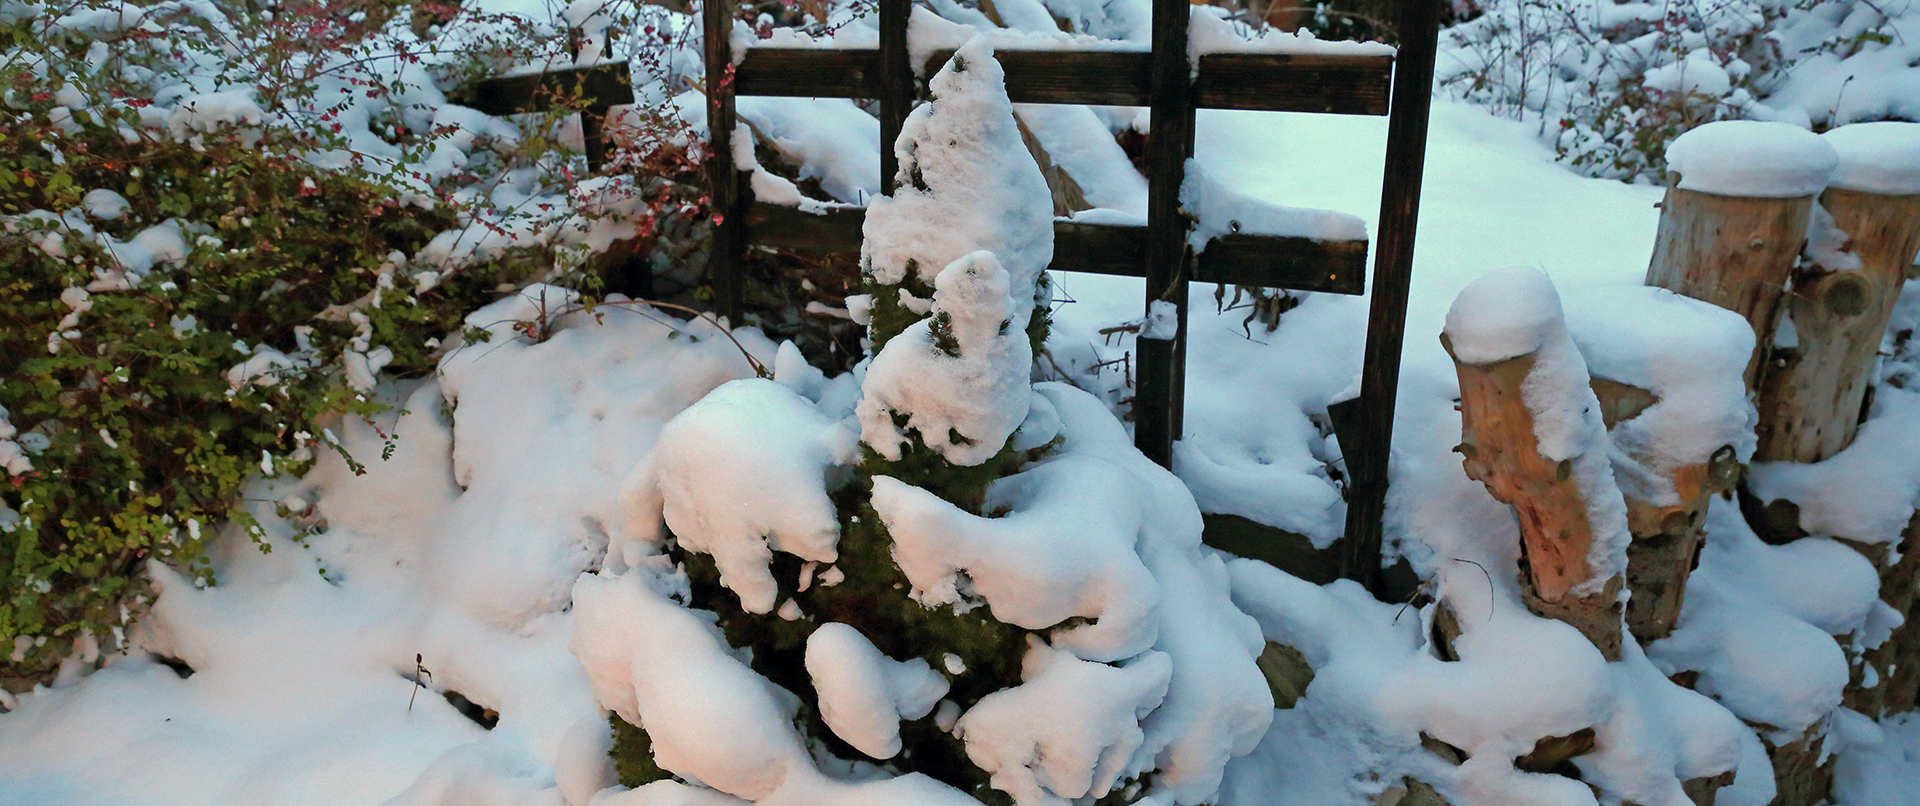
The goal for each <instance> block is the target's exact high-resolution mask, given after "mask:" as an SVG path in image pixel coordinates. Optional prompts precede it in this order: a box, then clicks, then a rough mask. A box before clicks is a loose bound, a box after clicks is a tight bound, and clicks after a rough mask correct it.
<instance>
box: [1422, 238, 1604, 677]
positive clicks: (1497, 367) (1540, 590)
mask: <svg viewBox="0 0 1920 806" xmlns="http://www.w3.org/2000/svg"><path fill="white" fill-rule="evenodd" d="M1440 343H1441V345H1442V346H1444V347H1446V349H1447V353H1448V355H1451V356H1453V364H1454V369H1455V371H1457V372H1458V373H1459V376H1460V446H1459V447H1458V448H1456V449H1455V450H1457V451H1459V452H1460V454H1461V456H1462V457H1463V462H1462V464H1463V465H1464V466H1465V469H1466V472H1467V476H1468V477H1470V478H1472V479H1474V480H1475V481H1478V482H1480V483H1482V484H1484V485H1486V487H1487V492H1489V493H1491V494H1492V495H1493V497H1494V498H1496V499H1498V500H1500V501H1501V502H1502V503H1505V504H1507V505H1509V506H1512V507H1513V509H1514V513H1515V514H1516V515H1518V516H1519V520H1520V557H1521V571H1520V588H1521V595H1522V599H1523V600H1524V601H1525V602H1526V604H1527V608H1528V609H1529V610H1532V611H1533V612H1534V613H1536V614H1538V615H1541V616H1546V617H1548V618H1554V619H1559V620H1561V621H1564V622H1567V623H1568V624H1571V625H1573V626H1574V627H1575V628H1576V629H1578V630H1580V632H1581V633H1582V634H1584V635H1586V636H1587V638H1588V640H1591V641H1592V642H1593V644H1594V646H1595V647H1598V648H1599V649H1600V652H1601V654H1602V655H1605V656H1606V658H1607V660H1610V661H1613V660H1619V659H1620V648H1621V640H1622V639H1621V634H1620V618H1621V605H1620V588H1621V584H1622V578H1621V576H1620V572H1621V570H1622V568H1621V567H1607V566H1608V565H1616V566H1624V565H1625V563H1624V559H1623V558H1618V557H1615V556H1614V555H1615V549H1617V550H1618V551H1619V552H1624V551H1625V549H1626V543H1627V540H1628V536H1627V528H1626V526H1627V524H1626V520H1627V519H1626V505H1625V503H1624V502H1623V501H1622V500H1621V498H1620V491H1619V489H1618V488H1617V487H1615V486H1614V483H1613V474H1612V470H1611V465H1610V460H1609V459H1608V458H1607V445H1608V441H1607V434H1606V426H1605V424H1604V423H1603V422H1602V421H1601V417H1600V405H1599V402H1598V401H1597V400H1595V399H1594V396H1593V392H1592V391H1591V390H1590V389H1589V388H1588V385H1587V384H1588V380H1587V373H1586V365H1585V363H1584V361H1583V360H1582V359H1581V357H1580V353H1579V350H1578V349H1577V348H1575V347H1574V345H1573V341H1572V339H1570V338H1569V337H1568V335H1567V329H1566V323H1565V320H1564V319H1563V315H1562V313H1561V309H1560V297H1559V295H1558V294H1557V293H1556V292H1555V291H1554V288H1553V284H1552V282H1551V281H1549V280H1548V279H1547V278H1546V275H1544V274H1541V273H1540V272H1538V271H1537V270H1534V269H1509V270H1506V271H1501V272H1495V273H1493V274H1489V275H1487V276H1485V277H1482V278H1480V279H1479V280H1476V281H1475V282H1474V283H1473V284H1472V285H1470V286H1468V287H1467V289H1466V290H1465V291H1462V292H1461V293H1460V297H1459V299H1457V300H1455V301H1454V304H1453V308H1452V309H1451V310H1449V311H1448V312H1447V327H1446V330H1445V332H1443V333H1442V334H1441V336H1440ZM1536 370H1538V371H1539V372H1538V373H1537V374H1536ZM1530 376H1532V377H1531V382H1530ZM1582 397H1584V398H1585V402H1584V403H1581V402H1579V398H1582ZM1567 398H1572V400H1567ZM1541 412H1548V413H1547V414H1541ZM1543 417H1555V418H1560V419H1562V420H1563V421H1562V422H1551V423H1545V424H1543V423H1541V422H1540V420H1541V419H1542V418H1543ZM1543 432H1544V433H1547V434H1549V435H1550V436H1549V438H1548V441H1546V442H1544V443H1543V442H1542V440H1541V438H1540V435H1541V434H1542V433H1543ZM1596 546H1597V547H1598V551H1596V550H1595V549H1596ZM1596 555H1599V556H1601V557H1604V558H1607V559H1605V560H1603V561H1602V563H1601V564H1596V563H1595V562H1594V557H1595V556H1596Z"/></svg>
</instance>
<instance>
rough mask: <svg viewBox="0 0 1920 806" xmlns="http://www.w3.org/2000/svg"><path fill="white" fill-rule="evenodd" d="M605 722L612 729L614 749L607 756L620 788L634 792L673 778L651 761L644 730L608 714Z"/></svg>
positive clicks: (650, 747) (650, 750) (651, 744)
mask: <svg viewBox="0 0 1920 806" xmlns="http://www.w3.org/2000/svg"><path fill="white" fill-rule="evenodd" d="M607 723H608V724H610V725H612V726H613V749H611V750H608V751H607V757H608V758H611V759H613V771H614V773H615V774H616V775H618V776H619V777H620V785H621V786H624V787H627V788H628V789H633V788H635V787H639V786H641V785H644V784H650V783H653V782H654V781H664V780H666V779H668V778H672V777H673V775H672V774H671V773H668V772H667V771H666V770H663V769H660V765H658V764H655V763H654V762H653V740H652V739H650V738H648V737H647V730H646V729H645V728H642V727H640V726H639V725H629V724H627V721H626V720H624V719H621V718H620V717H619V715H617V714H613V715H608V717H607Z"/></svg>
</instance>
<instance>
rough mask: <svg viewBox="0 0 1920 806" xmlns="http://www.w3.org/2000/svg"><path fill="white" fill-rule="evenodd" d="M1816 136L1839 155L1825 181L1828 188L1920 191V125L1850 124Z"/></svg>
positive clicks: (1903, 123)
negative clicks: (1830, 179) (1829, 180)
mask: <svg viewBox="0 0 1920 806" xmlns="http://www.w3.org/2000/svg"><path fill="white" fill-rule="evenodd" d="M1820 139H1822V140H1825V141H1827V144H1828V145H1830V146H1833V150H1834V152H1835V153H1837V154H1838V155H1839V157H1840V167H1839V168H1838V169H1837V170H1835V171H1834V173H1833V179H1832V181H1831V182H1829V184H1830V185H1831V186H1832V187H1837V188H1844V189H1846V190H1860V191H1866V192H1868V193H1885V194H1888V195H1909V194H1914V193H1920V124H1914V123H1905V122H1899V121H1877V122H1873V123H1854V124H1851V125H1847V126H1841V127H1839V128H1836V129H1833V130H1831V131H1828V132H1827V133H1826V134H1823V135H1820Z"/></svg>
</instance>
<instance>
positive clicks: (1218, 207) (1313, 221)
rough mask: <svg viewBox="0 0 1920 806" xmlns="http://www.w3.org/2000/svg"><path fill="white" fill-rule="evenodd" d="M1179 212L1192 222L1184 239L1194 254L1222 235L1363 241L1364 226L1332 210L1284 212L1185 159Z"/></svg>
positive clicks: (1346, 215) (1357, 220) (1284, 207)
mask: <svg viewBox="0 0 1920 806" xmlns="http://www.w3.org/2000/svg"><path fill="white" fill-rule="evenodd" d="M1180 207H1181V208H1182V209H1184V210H1186V211H1187V214H1188V215H1191V216H1193V217H1194V226H1193V232H1192V233H1191V234H1189V235H1188V236H1187V241H1188V243H1190V244H1192V245H1193V249H1194V251H1195V252H1202V251H1205V250H1206V248H1207V245H1208V244H1209V243H1211V242H1212V241H1213V239H1215V238H1218V237H1220V236H1222V235H1227V234H1229V233H1245V234H1248V235H1276V236H1285V237H1293V238H1312V239H1314V240H1317V241H1364V240H1366V238H1367V224H1366V222H1365V221H1363V220H1362V219H1361V218H1360V217H1359V216H1356V215H1350V214H1348V213H1338V212H1334V211H1332V210H1312V209H1307V208H1302V207H1286V206H1283V205H1278V204H1274V203H1272V202H1267V201H1263V200H1261V199H1258V198H1256V197H1254V196H1252V195H1249V194H1247V193H1246V192H1244V191H1242V190H1238V189H1236V188H1235V187H1233V185H1232V183H1231V182H1230V181H1223V180H1222V179H1221V178H1219V177H1215V176H1213V175H1211V174H1209V173H1208V171H1207V169H1206V167H1205V166H1204V165H1203V164H1202V163H1201V162H1200V161H1199V160H1195V159H1189V160H1187V174H1186V180H1185V181H1184V182H1183V183H1182V184H1181V185H1180Z"/></svg>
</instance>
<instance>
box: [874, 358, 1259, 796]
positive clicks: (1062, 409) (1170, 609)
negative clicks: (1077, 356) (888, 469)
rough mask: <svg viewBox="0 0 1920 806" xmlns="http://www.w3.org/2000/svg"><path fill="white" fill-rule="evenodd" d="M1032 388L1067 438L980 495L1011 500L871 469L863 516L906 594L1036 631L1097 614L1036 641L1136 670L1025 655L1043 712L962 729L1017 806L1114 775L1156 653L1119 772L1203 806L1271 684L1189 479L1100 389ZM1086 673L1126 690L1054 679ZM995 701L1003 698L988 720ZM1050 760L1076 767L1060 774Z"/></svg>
mask: <svg viewBox="0 0 1920 806" xmlns="http://www.w3.org/2000/svg"><path fill="white" fill-rule="evenodd" d="M1035 393H1036V395H1037V396H1039V397H1042V398H1044V399H1045V400H1047V401H1048V403H1049V405H1047V406H1045V407H1044V408H1042V407H1036V411H1037V416H1038V414H1047V415H1050V416H1048V417H1045V418H1044V419H1049V420H1051V419H1052V418H1053V417H1057V421H1058V423H1059V428H1060V435H1061V436H1062V437H1063V439H1064V442H1063V443H1062V445H1061V446H1060V447H1059V448H1057V449H1056V450H1055V452H1054V453H1052V454H1051V455H1050V456H1049V458H1047V459H1045V460H1043V461H1042V462H1040V463H1039V464H1037V465H1036V466H1035V467H1033V468H1031V469H1029V470H1026V471H1024V472H1022V473H1019V474H1016V475H1014V476H1010V477H1008V478H1006V479H1002V480H1001V481H999V482H996V483H995V485H994V486H993V487H992V488H991V489H990V490H989V493H988V503H987V507H988V508H989V509H1001V508H1010V511H1009V512H1008V513H1007V514H1006V515H1004V516H1002V517H998V518H980V517H977V516H974V515H970V514H967V513H964V512H962V511H960V510H959V509H957V508H955V507H954V506H952V505H951V504H948V503H946V502H945V501H942V500H940V499H938V498H936V497H934V496H933V495H932V494H930V493H927V492H926V491H924V490H920V489H919V488H916V487H913V486H911V485H908V484H906V483H904V482H901V481H898V480H896V479H893V478H890V477H885V476H881V477H876V478H875V479H874V497H873V505H874V509H875V510H876V511H877V512H879V513H880V516H881V518H882V520H883V521H884V522H885V523H886V525H887V528H888V531H889V533H890V534H892V535H893V537H894V540H895V549H894V557H895V560H896V561H897V562H898V563H899V564H900V566H901V568H902V569H903V570H904V571H905V572H906V574H907V576H908V580H909V582H910V583H911V584H912V592H911V593H912V595H913V596H914V598H915V599H917V600H919V601H921V602H922V603H925V604H928V605H937V604H956V605H959V606H967V605H969V604H973V603H984V604H986V606H987V607H988V608H989V610H990V611H991V612H992V613H993V615H994V617H995V618H997V619H1000V620H1002V621H1006V622H1008V623H1012V624H1016V625H1018V626H1024V627H1028V628H1030V629H1045V628H1047V627H1051V626H1055V625H1058V624H1060V623H1061V622H1064V621H1068V620H1070V619H1072V618H1073V617H1075V616H1079V617H1082V618H1084V619H1090V620H1091V622H1090V623H1081V624H1078V625H1076V626H1067V627H1064V628H1060V629H1056V630H1055V631H1054V632H1053V633H1052V634H1051V636H1050V638H1051V642H1052V648H1051V649H1047V650H1042V649H1035V650H1034V651H1035V652H1043V653H1044V652H1064V653H1070V654H1071V655H1072V656H1073V657H1074V658H1078V659H1079V660H1080V661H1085V662H1095V663H1098V662H1101V661H1115V662H1118V663H1119V664H1120V668H1121V669H1122V670H1123V671H1127V672H1131V674H1128V675H1112V674H1109V673H1108V672H1099V671H1093V670H1088V669H1086V668H1085V667H1082V666H1073V665H1069V666H1066V667H1063V668H1061V669H1058V670H1055V671H1052V672H1046V671H1043V669H1053V666H1052V665H1051V664H1054V663H1056V662H1061V663H1064V662H1065V661H1058V660H1054V659H1050V656H1046V655H1044V654H1042V655H1041V656H1033V655H1030V656H1029V660H1030V664H1029V666H1028V667H1027V668H1026V669H1025V670H1024V671H1026V672H1027V673H1028V681H1029V682H1028V683H1026V684H1023V686H1022V687H1020V688H1017V689H1014V691H1021V690H1022V689H1025V688H1026V686H1028V685H1034V682H1033V681H1035V680H1046V681H1048V682H1046V683H1044V684H1042V685H1041V686H1040V687H1039V688H1045V689H1046V690H1048V691H1055V690H1056V687H1057V688H1058V689H1059V691H1058V692H1057V696H1048V697H1030V696H1029V695H1025V694H1022V695H1019V701H1020V702H1026V703H1032V704H1033V707H1040V705H1043V704H1044V705H1046V706H1047V710H1046V711H1045V712H1044V715H1042V716H1037V717H1036V718H1033V719H1015V718H1014V717H1013V716H1012V715H1004V716H994V717H987V716H985V715H983V716H982V718H981V719H980V720H979V721H977V722H975V723H974V724H975V725H976V727H977V731H978V732H970V733H968V734H967V740H968V754H969V756H970V757H972V758H975V759H976V760H980V759H990V760H992V761H991V763H993V764H996V765H998V770H997V772H996V774H997V775H1000V776H1012V777H1011V778H1006V779H1005V780H1008V781H1009V782H1010V783H1015V784H1016V785H1017V786H1018V787H1019V788H1020V790H1021V791H1024V792H1027V793H1028V794H1030V795H1032V797H1031V798H1021V799H1020V800H1019V803H1020V804H1021V806H1032V804H1037V803H1057V802H1059V801H1058V800H1057V799H1058V798H1067V797H1078V795H1071V794H1069V793H1072V792H1076V791H1080V785H1081V782H1082V781H1083V780H1084V781H1102V780H1108V776H1107V771H1108V770H1109V769H1110V765H1112V764H1114V763H1115V762H1113V761H1112V759H1113V758H1115V757H1117V756H1116V753H1117V752H1118V751H1117V750H1115V748H1118V747H1121V746H1124V745H1127V744H1131V743H1132V740H1131V739H1130V738H1129V737H1130V736H1131V734H1130V733H1128V734H1124V735H1116V734H1115V732H1114V731H1115V730H1116V728H1114V726H1113V723H1114V722H1115V720H1116V719H1117V716H1115V715H1117V714H1119V713H1121V710H1120V709H1121V708H1122V706H1121V704H1120V703H1122V702H1123V701H1127V702H1132V703H1133V704H1134V705H1135V706H1141V704H1142V703H1145V702H1147V700H1148V699H1150V698H1149V697H1147V694H1149V693H1153V692H1152V690H1153V689H1155V688H1157V685H1153V686H1149V685H1144V684H1143V683H1142V682H1141V681H1140V679H1139V678H1140V675H1141V674H1143V672H1139V671H1136V667H1140V666H1141V665H1142V664H1146V666H1144V667H1142V668H1145V669H1148V670H1150V669H1151V668H1152V666H1151V664H1157V663H1159V662H1160V661H1157V660H1150V658H1151V657H1152V656H1154V655H1156V654H1159V653H1164V654H1165V655H1166V656H1167V658H1168V659H1170V661H1171V664H1172V672H1171V677H1170V678H1169V682H1168V683H1167V685H1166V692H1165V698H1164V699H1163V700H1161V701H1160V704H1159V707H1158V708H1157V709H1150V710H1151V713H1148V714H1147V715H1146V717H1145V719H1144V721H1143V723H1142V726H1143V729H1144V733H1143V737H1144V738H1142V739H1141V741H1140V743H1139V745H1138V746H1137V748H1135V749H1133V750H1132V751H1131V753H1130V760H1129V761H1127V762H1126V763H1125V764H1124V765H1121V767H1120V769H1121V772H1120V773H1119V777H1120V778H1127V777H1131V776H1134V775H1137V774H1139V773H1141V772H1145V771H1147V770H1153V769H1156V768H1157V769H1158V772H1157V773H1156V774H1155V778H1154V781H1155V791H1156V793H1157V794H1158V795H1159V796H1161V797H1164V798H1166V799H1167V800H1168V801H1169V802H1173V803H1201V802H1205V801H1207V800H1208V799H1210V798H1212V797H1213V796H1214V793H1215V792H1216V790H1217V789H1218V787H1219V785H1220V780H1221V774H1222V769H1223V767H1224V765H1225V764H1226V762H1227V760H1228V759H1229V758H1231V757H1233V756H1236V755H1240V754H1244V753H1246V752H1247V751H1249V750H1251V749H1252V747H1253V745H1254V744H1255V743H1256V742H1257V741H1258V740H1259V737H1260V735H1261V734H1262V733H1263V732H1264V731H1265V730H1266V727H1267V724H1268V723H1269V721H1270V720H1271V718H1272V709H1271V694H1270V693H1269V692H1268V690H1267V687H1266V684H1265V682H1264V680H1263V679H1262V678H1261V677H1260V675H1259V672H1258V670H1257V668H1256V667H1255V666H1253V664H1252V663H1251V660H1252V658H1253V657H1254V656H1256V655H1257V654H1258V653H1259V651H1260V649H1261V646H1262V644H1261V641H1260V637H1259V633H1258V629H1257V627H1256V625H1255V624H1254V623H1253V622H1252V620H1251V619H1249V618H1247V616H1246V615H1245V614H1244V613H1242V612H1240V611H1239V610H1238V609H1237V608H1235V607H1234V605H1233V603H1232V602H1231V601H1229V600H1228V598H1227V595H1226V576H1225V567H1224V565H1223V564H1222V562H1221V560H1220V558H1219V555H1217V554H1214V553H1212V552H1210V551H1207V550H1204V549H1202V548H1201V546H1200V542H1199V540H1200V513H1199V510H1198V508H1197V507H1195V505H1194V504H1193V499H1192V495H1191V494H1190V493H1188V492H1187V490H1186V488H1185V486H1184V485H1182V484H1181V483H1180V482H1179V480H1178V479H1176V478H1175V477H1173V476H1172V475H1171V474H1170V473H1168V472H1167V471H1166V470H1164V469H1162V468H1160V467H1159V466H1157V465H1154V464H1153V463H1152V462H1150V461H1148V460H1147V459H1146V458H1145V457H1144V456H1142V455H1141V454H1140V453H1139V452H1138V451H1137V450H1135V449H1134V448H1133V446H1132V442H1131V440H1129V439H1128V437H1127V434H1126V431H1125V429H1124V428H1123V427H1122V426H1121V425H1120V423H1119V422H1118V421H1116V420H1115V419H1114V418H1113V415H1112V414H1111V413H1109V412H1108V411H1107V410H1106V407H1105V406H1104V405H1103V404H1102V403H1100V401H1099V400H1098V399H1096V398H1094V397H1093V396H1091V395H1089V394H1087V393H1085V392H1082V391H1080V390H1078V389H1074V388H1072V387H1069V386H1066V385H1063V384H1053V383H1048V384H1040V385H1038V386H1036V387H1035ZM1073 670H1078V671H1073ZM1086 676H1091V677H1092V678H1110V679H1111V680H1112V684H1111V685H1122V684H1124V685H1122V688H1123V690H1122V691H1121V692H1119V693H1116V691H1115V690H1114V689H1113V688H1112V687H1111V686H1110V685H1103V686H1099V687H1092V688H1085V687H1082V688H1077V689H1076V688H1075V687H1070V686H1062V685H1061V684H1059V683H1057V682H1054V681H1057V680H1062V679H1066V678H1079V677H1086ZM1035 690H1038V689H1035ZM1128 692H1131V693H1128ZM1120 694H1126V696H1120ZM1155 696H1158V695H1157V694H1156V695H1155ZM1005 701H1006V700H1004V699H1003V700H1001V701H999V702H1005ZM985 702H986V701H984V700H983V702H982V704H985ZM1103 703H1104V704H1103ZM978 707H980V706H976V708H978ZM1141 707H1144V706H1141ZM1002 708H1011V706H995V708H994V709H990V710H989V713H993V712H994V711H998V710H999V709H1002ZM971 714H972V712H971V711H970V712H968V715H969V716H970V715H971ZM967 719H968V716H963V717H962V721H963V722H965V721H966V720H967ZM988 726H991V727H988ZM1016 728H1017V730H1016ZM1060 759H1076V760H1078V761H1080V762H1084V765H1080V766H1076V769H1077V770H1078V772H1076V773H1074V774H1072V775H1068V774H1067V773H1066V772H1065V771H1063V770H1062V769H1060V768H1059V767H1058V766H1057V765H1059V764H1060V763H1061V762H1060ZM980 763H982V765H983V767H984V766H985V765H986V764H988V763H989V762H988V761H981V762H980ZM1010 764H1017V765H1021V766H1023V767H1025V768H1026V770H1029V771H1023V770H1021V769H1015V768H1014V767H1011V766H1008V765H1010ZM1049 765H1054V766H1049ZM1042 770H1044V771H1045V772H1044V774H1041V773H1040V771H1042ZM1030 782H1031V783H1035V784H1037V785H1038V786H1039V787H1040V790H1038V791H1036V790H1033V789H1030V788H1028V784H1029V783H1030ZM1088 786H1091V784H1088ZM1014 794H1016V795H1018V794H1019V792H1015V793H1014Z"/></svg>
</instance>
